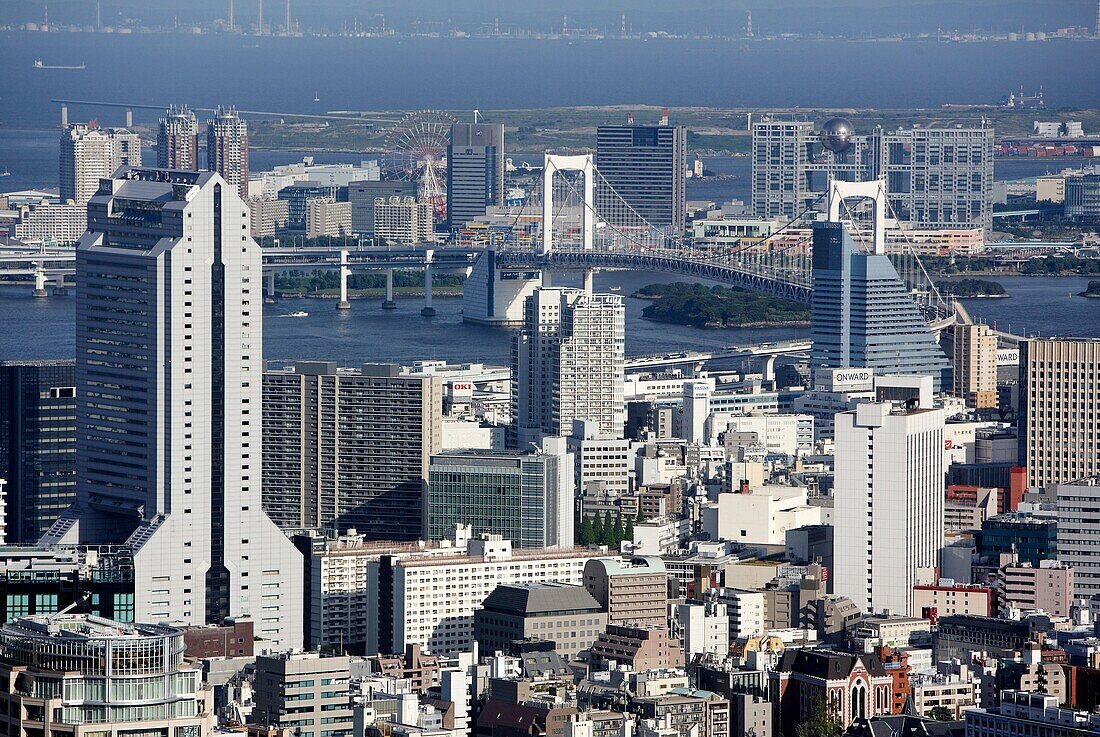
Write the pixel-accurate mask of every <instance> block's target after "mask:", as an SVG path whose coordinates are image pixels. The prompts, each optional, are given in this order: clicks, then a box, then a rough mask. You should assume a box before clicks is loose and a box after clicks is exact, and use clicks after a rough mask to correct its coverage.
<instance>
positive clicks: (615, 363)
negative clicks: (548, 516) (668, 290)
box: [512, 287, 625, 448]
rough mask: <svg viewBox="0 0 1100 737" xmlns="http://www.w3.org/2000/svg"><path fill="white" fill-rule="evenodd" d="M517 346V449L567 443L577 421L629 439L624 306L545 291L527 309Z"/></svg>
mask: <svg viewBox="0 0 1100 737" xmlns="http://www.w3.org/2000/svg"><path fill="white" fill-rule="evenodd" d="M523 312H524V315H523V327H522V329H521V330H520V332H519V333H518V334H517V335H516V336H515V337H514V338H513V341H512V377H513V380H512V421H513V423H514V428H515V429H514V432H515V440H516V442H517V443H518V446H517V447H520V448H526V447H527V446H528V444H529V443H535V444H538V443H539V442H540V441H541V440H542V438H543V437H545V436H547V435H552V436H556V437H560V436H565V435H569V434H571V433H572V431H573V420H585V421H589V422H593V423H596V425H597V429H598V431H599V432H601V433H604V434H608V435H611V436H614V437H620V436H621V435H622V432H623V427H622V423H623V419H622V418H623V370H624V356H623V350H624V337H623V332H624V321H625V312H624V308H623V301H622V298H621V297H619V296H617V295H612V294H589V293H588V292H585V291H584V290H581V289H566V288H558V287H546V288H540V289H537V290H535V292H533V293H532V294H531V296H529V297H528V298H527V300H526V302H525V304H524V311H523Z"/></svg>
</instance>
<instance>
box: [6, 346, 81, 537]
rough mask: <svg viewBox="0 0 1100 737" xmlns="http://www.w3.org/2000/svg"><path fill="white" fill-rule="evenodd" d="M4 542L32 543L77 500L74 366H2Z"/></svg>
mask: <svg viewBox="0 0 1100 737" xmlns="http://www.w3.org/2000/svg"><path fill="white" fill-rule="evenodd" d="M0 479H5V480H6V481H7V482H8V483H7V485H6V486H5V487H4V493H5V495H6V500H5V504H4V506H5V512H6V514H5V528H6V529H5V533H6V534H5V536H6V540H5V542H6V543H7V544H8V545H13V544H18V543H22V544H34V543H36V542H38V539H39V538H40V537H42V535H43V534H45V532H46V530H48V529H50V526H51V525H52V524H53V523H54V522H55V521H56V520H57V518H58V517H59V516H60V515H61V513H62V512H64V511H65V510H66V509H67V508H68V507H69V505H70V504H71V503H72V502H73V500H74V499H75V498H76V364H75V363H74V362H73V361H4V362H2V363H0Z"/></svg>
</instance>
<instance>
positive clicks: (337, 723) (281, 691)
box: [250, 652, 353, 737]
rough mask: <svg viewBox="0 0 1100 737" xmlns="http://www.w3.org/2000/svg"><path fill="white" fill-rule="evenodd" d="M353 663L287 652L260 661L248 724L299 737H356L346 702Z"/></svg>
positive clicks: (257, 667)
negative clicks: (290, 733)
mask: <svg viewBox="0 0 1100 737" xmlns="http://www.w3.org/2000/svg"><path fill="white" fill-rule="evenodd" d="M349 668H350V659H349V658H348V657H347V656H346V655H343V656H335V657H328V658H323V657H321V656H320V655H319V654H317V653H301V652H288V653H283V654H280V655H261V656H260V657H258V658H256V676H255V678H254V679H253V681H252V688H253V691H254V694H255V695H254V697H253V698H254V701H255V708H253V710H252V716H251V719H250V722H251V723H252V724H255V725H257V726H260V727H274V728H277V729H287V730H289V731H291V732H293V733H294V734H295V735H297V736H298V737H332V736H334V735H346V734H351V733H352V727H353V719H352V711H351V700H350V698H349V696H348V680H349V677H350V673H349Z"/></svg>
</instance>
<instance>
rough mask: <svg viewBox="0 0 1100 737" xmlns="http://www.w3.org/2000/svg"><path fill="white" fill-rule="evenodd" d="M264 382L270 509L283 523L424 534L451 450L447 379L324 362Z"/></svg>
mask: <svg viewBox="0 0 1100 737" xmlns="http://www.w3.org/2000/svg"><path fill="white" fill-rule="evenodd" d="M263 383H264V392H263V407H264V414H263V419H264V432H265V443H264V462H265V465H264V477H263V481H264V482H263V501H264V508H265V509H266V510H267V512H268V514H269V515H271V518H272V519H273V520H275V522H276V523H277V524H279V525H280V526H281V527H283V528H285V529H294V528H300V527H317V526H321V527H332V528H336V529H338V530H340V531H341V532H343V531H346V530H347V529H349V528H355V529H357V530H358V531H359V532H360V533H363V534H364V535H366V536H367V537H368V538H369V539H380V540H417V539H419V538H420V537H421V536H422V535H423V534H424V531H423V525H422V522H423V510H424V497H425V482H426V480H427V477H428V463H429V459H430V458H431V456H432V454H433V453H438V452H439V451H440V450H442V423H443V420H442V406H443V400H442V387H441V384H440V381H439V379H435V378H432V377H431V376H426V375H419V376H413V375H402V374H401V373H400V368H399V367H398V366H393V365H389V364H366V365H364V366H362V367H361V368H359V369H339V368H337V365H336V363H334V362H324V361H321V362H299V363H297V364H294V365H293V366H290V367H287V368H283V369H278V370H275V369H269V370H268V371H265V372H264V375H263Z"/></svg>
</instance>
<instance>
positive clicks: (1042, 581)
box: [995, 560, 1073, 617]
mask: <svg viewBox="0 0 1100 737" xmlns="http://www.w3.org/2000/svg"><path fill="white" fill-rule="evenodd" d="M995 585H996V587H997V600H998V606H999V608H1000V616H1002V617H1008V615H1009V614H1008V613H1009V610H1010V609H1042V610H1043V611H1044V612H1046V613H1047V614H1053V615H1055V616H1059V617H1068V616H1069V608H1070V605H1071V604H1072V603H1073V569H1072V568H1070V567H1069V566H1067V565H1065V564H1063V563H1059V562H1058V561H1054V560H1044V561H1040V562H1039V565H1038V566H1033V565H1031V564H1030V563H1014V564H1010V565H1006V566H1003V567H1001V569H1000V571H998V572H997V577H996V579H995Z"/></svg>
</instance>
